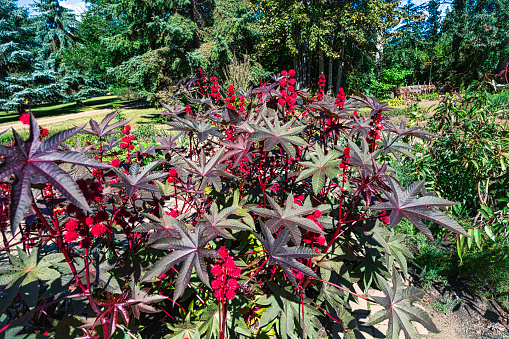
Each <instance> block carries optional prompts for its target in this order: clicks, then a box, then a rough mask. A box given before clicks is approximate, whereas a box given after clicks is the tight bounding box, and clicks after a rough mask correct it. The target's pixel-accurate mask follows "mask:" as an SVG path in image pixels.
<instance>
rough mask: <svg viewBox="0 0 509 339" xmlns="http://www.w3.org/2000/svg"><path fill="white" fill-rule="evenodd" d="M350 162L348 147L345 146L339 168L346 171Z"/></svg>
mask: <svg viewBox="0 0 509 339" xmlns="http://www.w3.org/2000/svg"><path fill="white" fill-rule="evenodd" d="M349 162H350V146H346V147H345V149H344V150H343V160H341V164H339V168H344V169H346V170H347V169H348V163H349Z"/></svg>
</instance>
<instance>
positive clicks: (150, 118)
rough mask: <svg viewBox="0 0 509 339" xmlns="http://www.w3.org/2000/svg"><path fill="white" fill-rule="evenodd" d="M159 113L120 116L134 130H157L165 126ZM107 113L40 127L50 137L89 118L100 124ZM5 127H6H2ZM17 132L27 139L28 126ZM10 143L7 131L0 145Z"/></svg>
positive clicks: (133, 110)
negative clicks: (46, 130) (45, 130)
mask: <svg viewBox="0 0 509 339" xmlns="http://www.w3.org/2000/svg"><path fill="white" fill-rule="evenodd" d="M159 112H161V109H160V108H130V109H124V110H121V114H122V115H123V118H125V119H128V120H129V119H132V120H131V122H130V123H129V125H131V127H133V129H134V130H136V129H144V130H148V129H154V128H155V129H157V128H165V127H167V125H164V124H162V123H161V121H160V120H159V117H160V114H159ZM108 113H109V112H105V113H101V114H95V115H94V116H92V117H81V118H75V119H72V118H71V119H67V120H65V121H61V122H57V123H53V124H51V125H44V124H41V126H43V127H45V128H47V129H48V131H49V133H50V135H53V134H55V133H57V132H60V131H63V130H65V129H67V128H71V127H74V126H82V125H84V124H87V123H88V122H89V121H90V118H92V119H94V120H96V121H98V122H101V120H102V119H103V118H104V117H105V116H106V115H107V114H108ZM3 127H7V126H3ZM5 129H6V128H2V127H0V132H3V131H4V130H5ZM17 132H18V133H19V134H20V135H21V136H22V137H23V138H25V139H26V138H27V137H28V126H23V128H21V129H17ZM12 141H14V138H13V136H12V133H11V132H10V131H8V132H7V133H5V134H3V135H2V136H0V144H2V145H9V144H10V143H11V142H12Z"/></svg>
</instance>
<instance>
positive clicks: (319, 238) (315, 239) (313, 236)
mask: <svg viewBox="0 0 509 339" xmlns="http://www.w3.org/2000/svg"><path fill="white" fill-rule="evenodd" d="M321 216H322V212H321V211H320V210H315V211H314V212H313V214H310V215H308V216H307V218H308V219H309V220H313V221H314V222H315V224H316V225H317V226H318V227H320V229H321V230H322V231H323V226H322V224H320V222H319V221H318V220H317V219H319V218H320V217H321ZM302 241H303V242H304V243H306V244H312V243H317V244H318V245H320V246H324V245H325V244H326V243H327V240H325V237H324V236H323V235H322V234H320V233H316V232H311V231H307V232H306V234H304V236H303V237H302Z"/></svg>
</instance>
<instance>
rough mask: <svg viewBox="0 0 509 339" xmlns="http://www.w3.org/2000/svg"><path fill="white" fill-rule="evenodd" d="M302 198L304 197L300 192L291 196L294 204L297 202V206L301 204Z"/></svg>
mask: <svg viewBox="0 0 509 339" xmlns="http://www.w3.org/2000/svg"><path fill="white" fill-rule="evenodd" d="M304 199H306V197H305V196H304V195H303V194H301V195H298V196H295V195H294V196H293V203H294V204H297V205H299V206H302V203H303V202H304Z"/></svg>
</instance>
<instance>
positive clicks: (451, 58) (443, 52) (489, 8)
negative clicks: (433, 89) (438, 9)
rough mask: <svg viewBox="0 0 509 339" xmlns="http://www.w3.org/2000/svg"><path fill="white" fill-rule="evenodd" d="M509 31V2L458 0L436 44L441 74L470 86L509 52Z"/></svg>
mask: <svg viewBox="0 0 509 339" xmlns="http://www.w3.org/2000/svg"><path fill="white" fill-rule="evenodd" d="M508 31H509V2H507V1H505V0H455V1H454V2H453V5H452V10H451V11H450V12H449V13H447V15H446V17H445V20H444V22H443V26H442V35H441V38H440V40H439V42H438V45H437V50H438V53H439V54H438V57H437V59H438V63H439V65H438V66H439V69H438V75H439V77H440V78H441V79H443V80H444V81H448V82H450V83H452V84H454V85H457V86H458V85H459V86H467V85H468V84H470V83H471V82H472V81H474V80H478V79H480V78H481V77H482V75H483V74H484V73H486V72H493V71H494V70H496V68H497V66H498V64H499V63H500V62H501V61H502V60H505V59H506V58H507V55H508V53H509V48H508V42H509V39H508V38H507V32H508Z"/></svg>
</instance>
